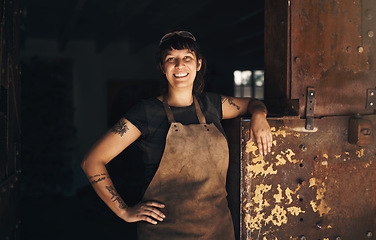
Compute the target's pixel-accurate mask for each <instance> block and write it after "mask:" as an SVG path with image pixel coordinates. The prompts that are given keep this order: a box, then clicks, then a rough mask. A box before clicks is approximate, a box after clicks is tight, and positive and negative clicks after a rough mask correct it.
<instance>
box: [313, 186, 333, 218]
mask: <svg viewBox="0 0 376 240" xmlns="http://www.w3.org/2000/svg"><path fill="white" fill-rule="evenodd" d="M316 181H317V179H314V178H311V179H310V187H311V186H317V190H316V200H317V201H314V200H311V202H310V205H311V208H312V210H313V211H314V212H318V213H319V215H320V217H322V216H323V215H324V214H328V213H329V211H330V210H331V208H330V207H329V206H328V205H327V204H326V202H325V200H324V197H325V193H326V186H325V183H324V182H322V183H321V184H316ZM320 185H321V186H320Z"/></svg>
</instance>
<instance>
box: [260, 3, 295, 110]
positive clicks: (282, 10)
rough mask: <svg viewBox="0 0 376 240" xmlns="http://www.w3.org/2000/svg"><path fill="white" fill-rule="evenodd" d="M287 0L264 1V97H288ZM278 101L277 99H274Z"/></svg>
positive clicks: (288, 8) (288, 28) (288, 20)
mask: <svg viewBox="0 0 376 240" xmlns="http://www.w3.org/2000/svg"><path fill="white" fill-rule="evenodd" d="M289 11H290V6H289V1H281V0H279V1H275V0H266V1H265V27H264V29H265V30H264V56H265V60H266V61H265V64H264V65H265V66H264V70H265V80H266V81H265V99H266V100H268V99H269V100H271V99H278V100H280V99H291V98H290V92H291V91H290V67H289V65H290V62H289V61H288V58H289V50H288V49H290V41H289V37H290V36H289V32H290V18H289ZM275 102H277V103H278V102H279V101H275Z"/></svg>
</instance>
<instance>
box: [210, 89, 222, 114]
mask: <svg viewBox="0 0 376 240" xmlns="http://www.w3.org/2000/svg"><path fill="white" fill-rule="evenodd" d="M206 96H207V98H208V100H209V102H210V103H211V104H212V105H213V106H214V108H215V109H216V111H217V114H218V116H219V119H220V120H222V118H223V116H222V100H221V95H219V94H217V93H211V92H206Z"/></svg>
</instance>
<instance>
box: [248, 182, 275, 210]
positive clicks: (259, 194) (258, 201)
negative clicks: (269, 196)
mask: <svg viewBox="0 0 376 240" xmlns="http://www.w3.org/2000/svg"><path fill="white" fill-rule="evenodd" d="M270 189H272V185H264V184H260V185H257V186H256V189H255V196H254V197H253V202H254V203H255V205H256V206H257V207H256V209H255V210H258V211H261V210H262V209H263V208H264V207H268V206H270V204H269V203H268V202H267V201H266V200H264V193H266V192H268V191H270Z"/></svg>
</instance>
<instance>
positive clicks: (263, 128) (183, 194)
mask: <svg viewBox="0 0 376 240" xmlns="http://www.w3.org/2000/svg"><path fill="white" fill-rule="evenodd" d="M158 61H159V65H160V69H161V71H162V73H163V74H164V76H165V78H166V86H167V87H166V91H165V93H164V94H163V95H162V96H159V97H157V98H151V99H147V100H144V101H142V102H141V103H139V104H137V105H136V106H135V107H133V108H132V109H131V110H130V111H128V112H127V113H126V114H125V115H124V117H123V118H122V119H121V120H120V121H119V122H118V123H117V124H116V125H115V126H114V127H113V128H112V129H111V130H110V131H108V132H107V134H105V136H104V137H103V138H102V139H101V140H100V141H99V142H98V143H97V144H96V145H95V146H94V147H93V148H92V150H91V151H90V152H89V153H88V155H87V156H86V157H85V159H84V160H83V162H82V168H83V170H84V171H85V173H86V175H87V176H88V178H89V180H90V182H91V184H92V185H93V187H94V189H95V191H96V192H97V194H98V195H99V196H100V197H101V198H102V200H103V201H104V202H105V203H106V204H107V205H108V207H110V208H111V210H112V211H113V212H114V213H115V214H117V215H118V216H119V217H120V218H122V219H124V220H125V221H126V222H138V238H139V239H153V240H155V239H226V240H227V239H234V232H233V225H232V220H231V216H230V212H229V209H228V206H227V200H226V195H227V193H226V189H225V184H226V173H227V167H228V157H229V156H228V146H227V141H226V138H225V136H224V132H223V129H222V126H221V123H220V121H221V120H222V119H229V118H235V117H238V116H241V115H244V114H247V113H248V114H251V115H252V129H251V130H252V132H253V134H252V136H254V139H255V140H256V142H257V145H258V148H259V151H260V154H266V153H267V152H270V149H271V146H272V135H271V132H270V127H269V124H268V122H267V120H266V113H267V111H266V108H265V105H264V104H263V103H262V102H260V101H257V100H254V99H251V98H232V97H224V96H220V95H217V94H213V93H205V92H202V89H203V78H202V75H203V72H204V70H205V60H204V58H203V56H202V55H201V52H200V49H199V46H198V44H197V42H196V39H195V37H194V36H193V35H192V34H190V33H189V32H185V31H177V32H171V33H168V34H166V35H165V36H164V37H163V38H162V39H161V41H160V45H159V53H158ZM136 140H137V142H138V144H139V146H140V148H141V149H142V150H143V152H144V155H143V160H144V163H145V179H146V180H145V186H146V187H147V188H146V190H145V192H144V196H143V200H142V202H141V203H139V204H137V205H135V206H132V207H130V206H127V205H126V204H125V203H124V201H123V200H122V198H121V197H120V196H119V195H118V193H117V192H116V190H115V188H114V186H113V183H112V181H111V179H110V177H109V175H108V172H107V170H106V164H107V163H108V162H109V161H111V159H113V158H114V157H115V156H116V155H117V154H119V153H120V152H121V151H123V150H124V149H125V148H126V147H128V146H129V145H130V144H131V143H133V142H134V141H136Z"/></svg>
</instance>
